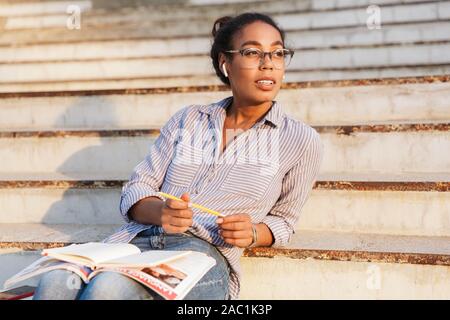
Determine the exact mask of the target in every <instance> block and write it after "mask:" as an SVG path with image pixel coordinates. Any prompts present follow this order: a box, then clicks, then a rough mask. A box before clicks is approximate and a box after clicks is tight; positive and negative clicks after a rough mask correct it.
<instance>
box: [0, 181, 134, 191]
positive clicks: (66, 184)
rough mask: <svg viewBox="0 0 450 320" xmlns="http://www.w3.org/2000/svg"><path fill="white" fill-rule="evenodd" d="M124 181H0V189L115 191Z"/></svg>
mask: <svg viewBox="0 0 450 320" xmlns="http://www.w3.org/2000/svg"><path fill="white" fill-rule="evenodd" d="M124 183H126V181H125V180H80V181H58V180H52V181H42V180H30V181H26V180H24V181H0V189H26V188H28V189H32V188H47V189H116V188H122V186H123V184H124Z"/></svg>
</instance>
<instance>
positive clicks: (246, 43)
mask: <svg viewBox="0 0 450 320" xmlns="http://www.w3.org/2000/svg"><path fill="white" fill-rule="evenodd" d="M248 44H253V45H257V46H261V45H262V44H261V43H259V42H258V41H255V40H250V41H246V42H244V43H243V44H241V47H243V46H245V45H248ZM277 44H279V45H281V46H282V45H283V42H281V41H280V40H277V41H275V42H273V43H272V44H271V46H275V45H277Z"/></svg>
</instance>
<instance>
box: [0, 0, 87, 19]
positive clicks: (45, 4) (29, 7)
mask: <svg viewBox="0 0 450 320" xmlns="http://www.w3.org/2000/svg"><path fill="white" fill-rule="evenodd" d="M2 2H4V1H2ZM17 2H18V1H15V3H8V2H7V3H6V4H5V3H1V2H0V17H23V16H42V15H53V14H65V13H66V12H67V7H68V6H70V5H74V6H77V7H79V8H80V11H81V12H85V11H89V10H91V9H92V1H90V0H82V1H39V2H34V3H33V1H26V2H25V3H17Z"/></svg>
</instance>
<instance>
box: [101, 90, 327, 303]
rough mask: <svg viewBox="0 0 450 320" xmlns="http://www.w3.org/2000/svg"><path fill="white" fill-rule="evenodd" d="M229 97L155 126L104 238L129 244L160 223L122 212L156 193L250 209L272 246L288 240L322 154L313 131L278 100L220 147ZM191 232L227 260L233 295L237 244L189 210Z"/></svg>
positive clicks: (231, 209)
mask: <svg viewBox="0 0 450 320" xmlns="http://www.w3.org/2000/svg"><path fill="white" fill-rule="evenodd" d="M232 101H233V97H232V96H230V97H227V98H225V99H223V100H221V101H219V102H216V103H212V104H209V105H189V106H185V107H183V108H182V109H180V110H179V111H178V112H176V113H175V114H174V115H173V116H172V117H171V118H170V119H169V121H168V122H167V123H166V124H165V125H164V126H163V127H162V128H161V130H160V135H159V136H158V138H157V139H156V140H155V142H154V144H152V145H151V147H150V150H149V153H148V155H147V156H146V157H145V159H144V160H143V161H142V162H141V163H139V164H138V165H137V166H136V168H135V169H134V172H133V173H132V175H131V178H130V180H129V181H128V182H127V183H126V184H125V185H124V187H123V190H122V194H121V199H120V211H121V213H122V216H123V218H124V219H125V221H126V224H124V225H123V226H122V227H121V228H120V229H119V230H118V231H117V232H116V233H114V234H113V235H111V236H110V237H109V238H107V239H105V240H104V241H105V242H129V241H131V240H132V239H133V238H134V237H135V236H136V235H137V234H138V233H139V232H141V231H143V230H146V229H149V228H160V230H161V231H162V227H160V226H154V225H142V224H139V223H137V222H135V221H130V219H129V216H128V210H129V209H130V208H131V207H132V206H133V205H134V204H135V203H136V202H138V201H139V200H141V199H143V198H146V197H150V196H154V197H158V198H160V199H161V200H164V198H163V197H161V196H160V195H159V194H158V193H157V192H158V191H161V192H165V193H169V194H173V195H175V196H177V197H180V196H181V195H182V194H183V193H184V192H188V193H189V194H190V199H191V202H193V203H198V204H201V205H202V206H205V207H207V208H210V209H212V210H215V211H218V212H220V213H222V214H224V215H231V214H237V213H246V214H249V215H250V217H251V220H252V223H265V224H266V225H267V226H268V227H269V229H270V230H271V232H272V234H273V237H274V243H273V247H283V246H285V245H286V244H288V242H289V241H290V239H291V235H292V234H293V233H294V228H295V224H296V222H297V220H298V218H299V214H300V211H301V208H302V207H303V205H304V203H305V202H306V200H307V198H308V196H309V194H310V192H311V190H312V187H313V185H314V182H315V180H316V177H317V175H318V172H319V168H320V164H321V161H322V158H323V144H322V141H321V140H320V136H319V134H318V133H317V131H316V130H314V129H313V128H312V127H310V126H309V125H307V124H305V123H303V122H301V121H298V120H295V119H293V118H291V117H289V116H288V115H286V114H285V113H284V112H283V111H282V108H281V106H280V104H279V103H278V102H276V101H273V103H272V106H271V108H270V109H269V111H268V112H267V113H266V114H265V116H264V117H263V118H262V119H261V120H260V121H258V122H257V123H256V124H255V125H254V126H253V127H252V128H250V129H248V130H245V131H243V132H242V133H240V134H238V135H236V137H235V138H234V140H232V141H231V142H230V143H229V144H228V145H227V146H226V148H225V150H224V151H223V152H222V149H221V146H222V132H223V124H224V120H225V117H226V110H227V108H228V107H229V106H230V105H231V103H232ZM192 211H193V213H194V217H193V225H192V226H191V227H190V229H189V231H190V232H192V233H193V234H194V235H196V236H198V237H200V238H202V239H204V240H206V241H208V242H210V243H211V244H213V245H214V246H216V247H217V249H218V250H219V251H220V252H221V253H222V254H223V255H224V257H225V258H226V259H227V261H228V262H229V264H230V267H231V268H230V270H231V272H230V286H229V288H230V289H229V294H230V298H231V299H237V298H238V297H239V292H240V280H241V276H242V273H241V268H240V264H239V261H240V257H241V256H242V254H243V250H244V249H242V248H239V247H236V246H232V245H229V244H227V243H225V242H224V241H223V239H222V238H221V236H220V235H219V234H218V231H219V228H218V225H217V224H216V222H215V221H216V218H217V217H216V216H213V215H210V214H207V213H204V212H202V211H200V210H199V209H197V208H192Z"/></svg>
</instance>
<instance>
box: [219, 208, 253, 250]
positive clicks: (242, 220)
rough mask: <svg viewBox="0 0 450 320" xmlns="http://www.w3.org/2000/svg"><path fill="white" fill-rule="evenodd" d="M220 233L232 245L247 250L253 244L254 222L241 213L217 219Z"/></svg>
mask: <svg viewBox="0 0 450 320" xmlns="http://www.w3.org/2000/svg"><path fill="white" fill-rule="evenodd" d="M217 223H218V224H219V233H220V235H221V236H222V238H223V240H224V241H225V242H226V243H228V244H231V245H234V246H237V247H241V248H246V247H248V246H249V245H250V244H251V243H252V242H253V230H252V221H251V218H250V216H249V215H248V214H246V213H239V214H233V215H229V216H226V217H220V218H218V219H217Z"/></svg>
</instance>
